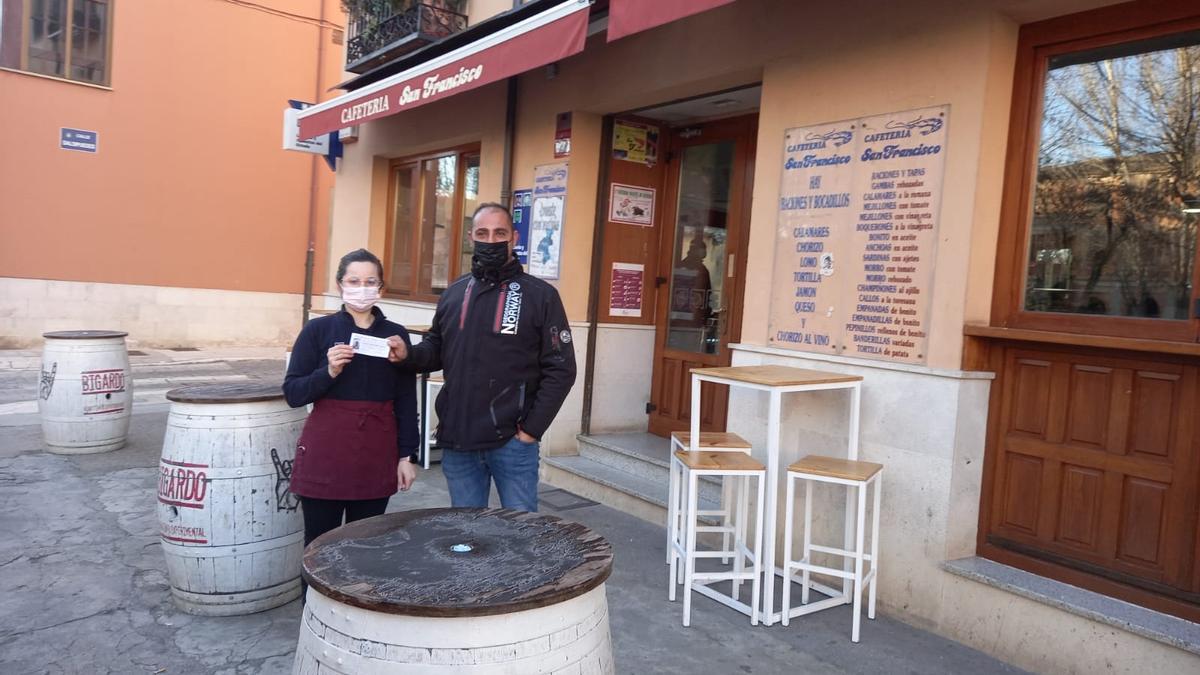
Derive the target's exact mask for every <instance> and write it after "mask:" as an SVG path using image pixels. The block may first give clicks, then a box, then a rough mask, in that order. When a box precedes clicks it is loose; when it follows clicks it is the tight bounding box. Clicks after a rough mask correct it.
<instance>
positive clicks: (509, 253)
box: [389, 202, 575, 511]
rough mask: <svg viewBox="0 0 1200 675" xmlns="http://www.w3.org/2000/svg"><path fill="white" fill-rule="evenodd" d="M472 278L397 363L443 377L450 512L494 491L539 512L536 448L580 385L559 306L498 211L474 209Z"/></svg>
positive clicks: (446, 297)
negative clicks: (524, 262)
mask: <svg viewBox="0 0 1200 675" xmlns="http://www.w3.org/2000/svg"><path fill="white" fill-rule="evenodd" d="M471 227H472V229H471V238H472V239H473V240H474V242H475V251H474V256H473V257H472V263H471V273H470V274H468V275H466V276H463V277H462V278H460V279H458V280H457V281H455V282H454V283H453V284H451V285H450V287H449V288H447V289H446V291H445V292H444V293H442V297H441V299H440V300H439V301H438V306H437V312H436V313H435V314H434V317H433V324H432V325H431V326H430V331H429V334H428V335H427V336H426V337H425V338H424V339H423V340H422V341H421V343H420V344H417V345H414V346H412V347H406V345H405V344H404V342H403V341H402V340H399V339H394V340H389V344H390V346H391V347H392V353H391V355H390V358H391V360H392V361H393V362H396V363H400V362H404V363H405V365H407V366H409V367H411V368H414V369H416V370H419V371H422V372H427V371H435V370H443V371H444V372H445V376H446V383H445V385H444V386H443V387H442V391H441V393H440V394H438V397H437V403H436V404H435V409H436V410H437V415H438V420H439V423H438V445H440V446H441V447H442V449H443V453H442V472H443V473H444V474H445V475H446V485H447V486H448V487H449V489H450V503H451V505H453V506H459V507H486V506H487V502H488V493H489V492H490V490H491V482H492V481H493V480H494V481H495V483H496V491H497V492H498V493H500V503H501V505H503V506H504V508H509V509H518V510H522V511H537V483H538V450H539V440H540V439H541V437H542V435H543V434H544V433H545V432H546V429H547V428H548V427H549V426H550V422H551V421H553V419H554V416H555V415H557V414H558V410H559V408H561V407H562V404H563V400H565V399H566V397H567V393H568V392H570V391H571V385H573V384H574V383H575V348H574V346H573V345H572V344H571V328H570V326H569V325H568V323H567V315H566V312H565V311H564V310H563V306H562V300H561V299H560V298H559V297H558V291H557V290H555V289H554V287H553V286H551V285H550V284H547V283H546V282H544V281H542V280H541V279H537V278H535V277H532V276H529V275H528V274H526V273H525V272H524V270H522V268H521V263H520V262H518V261H517V259H516V257H515V256H514V255H513V247H514V246H515V245H516V244H517V232H516V231H515V230H514V229H513V221H512V215H511V214H510V213H509V211H508V209H507V208H505V207H504V206H502V205H500V204H495V203H490V202H489V203H485V204H481V205H480V206H479V208H477V209H475V214H474V216H473V218H472V226H471Z"/></svg>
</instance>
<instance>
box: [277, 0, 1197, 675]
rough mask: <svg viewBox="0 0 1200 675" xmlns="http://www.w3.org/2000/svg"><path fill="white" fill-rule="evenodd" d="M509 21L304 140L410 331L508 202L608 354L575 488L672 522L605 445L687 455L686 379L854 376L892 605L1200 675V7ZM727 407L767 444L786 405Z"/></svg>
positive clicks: (737, 399) (326, 109)
mask: <svg viewBox="0 0 1200 675" xmlns="http://www.w3.org/2000/svg"><path fill="white" fill-rule="evenodd" d="M493 4H496V5H497V9H496V12H497V13H496V14H495V15H494V16H491V17H490V18H487V19H486V20H483V21H476V22H475V23H473V24H472V25H470V26H468V27H467V28H466V29H465V30H463V31H461V32H459V33H456V34H454V35H451V36H449V37H445V38H442V39H440V40H438V41H435V42H433V43H432V44H430V45H429V46H427V47H424V48H422V49H420V50H417V51H415V52H411V53H409V54H407V55H405V56H401V57H399V58H397V59H396V60H394V61H392V62H388V63H384V64H382V65H380V66H378V67H376V68H375V69H374V70H369V71H367V72H366V73H360V74H358V75H355V76H353V78H352V79H350V80H348V81H347V82H345V83H343V86H342V89H343V90H345V91H344V93H342V94H341V95H339V96H337V97H336V98H333V99H331V100H328V101H325V102H323V103H321V104H319V105H316V106H313V107H311V108H308V109H306V110H304V111H303V112H302V113H301V114H300V118H299V133H300V136H301V137H311V136H317V135H319V134H323V133H329V132H334V131H338V130H339V129H341V130H342V131H340V135H341V136H342V137H343V141H344V142H345V145H344V155H343V157H342V158H341V159H340V160H339V165H338V168H337V177H336V184H335V188H334V196H333V206H332V221H331V232H330V236H329V242H330V249H329V251H328V253H329V255H330V256H332V257H331V259H336V256H338V255H341V254H342V253H344V252H346V251H349V250H352V249H355V248H358V247H367V248H369V249H371V250H372V251H375V252H376V253H379V254H380V256H381V258H383V260H384V263H385V278H386V290H385V299H384V300H383V301H382V302H381V308H382V309H383V310H384V312H385V313H386V314H387V315H388V316H389V318H391V319H393V320H396V321H400V322H401V323H404V324H408V325H420V324H429V323H430V321H431V319H432V315H433V310H434V307H435V305H436V302H437V298H438V295H439V293H440V292H441V291H443V290H444V289H445V288H446V287H447V286H448V284H449V283H450V282H452V281H453V280H454V279H455V278H456V277H457V276H458V275H460V274H463V273H466V272H468V271H469V265H470V251H471V242H470V237H469V231H468V230H467V227H469V223H470V217H471V213H472V211H473V210H474V208H475V206H476V205H477V204H479V203H482V202H485V201H503V202H506V203H509V204H511V205H512V206H513V209H514V212H515V213H516V215H517V218H518V220H519V221H520V222H519V223H518V230H519V231H520V232H521V236H522V241H521V242H520V243H521V244H523V247H522V248H523V251H522V255H523V261H524V262H525V263H526V269H527V271H529V272H530V273H532V274H534V275H536V276H540V277H542V278H545V279H547V280H548V281H549V282H550V283H552V284H553V285H555V286H556V287H557V288H558V290H559V292H560V294H561V295H562V299H563V302H564V304H565V307H566V310H567V314H568V316H569V317H570V319H571V328H572V332H573V342H574V345H575V350H576V355H577V359H578V363H579V364H580V369H579V370H580V372H579V378H578V381H577V383H576V385H575V388H574V390H573V392H572V394H571V396H570V398H568V400H567V402H566V404H565V405H564V407H563V409H562V412H561V413H560V415H559V417H558V418H557V420H556V421H555V423H554V425H553V426H552V428H551V429H550V431H549V432H548V433H547V435H546V437H545V438H544V439H543V448H542V452H543V458H544V462H543V471H544V475H543V477H544V479H545V480H546V481H547V482H549V483H551V484H553V485H557V486H560V487H563V488H566V489H568V490H571V491H573V492H577V493H579V494H581V495H584V496H586V497H591V498H593V499H597V500H600V501H605V502H607V503H609V504H611V505H614V506H616V507H618V508H622V509H625V510H627V511H629V512H631V513H635V514H636V515H639V516H642V517H645V518H649V519H663V518H664V515H663V511H662V510H661V509H658V510H655V508H652V506H653V504H651V502H653V501H654V499H652V498H648V497H646V496H645V495H642V497H643V498H642V499H639V498H638V497H637V496H636V494H635V493H637V492H638V491H637V490H636V489H627V488H622V486H621V485H619V484H618V483H619V482H620V481H619V480H617V479H615V478H614V476H618V475H619V474H617V473H614V471H619V470H620V468H621V467H616V468H615V469H614V467H613V466H609V465H605V466H598V467H597V468H596V471H595V472H594V474H593V475H591V476H590V477H589V476H588V475H587V474H588V470H587V466H588V465H589V464H590V463H592V462H591V461H590V460H588V456H587V453H586V452H584V450H586V449H587V448H590V447H595V446H596V445H609V446H611V445H620V444H621V442H622V441H621V439H623V438H624V439H630V440H629V445H630V448H626V449H625V450H624V451H623V452H624V453H625V456H626V457H633V456H635V455H636V454H637V452H638V450H637V447H643V448H644V447H645V446H646V445H647V443H648V442H650V443H651V444H653V441H654V439H657V438H663V437H666V436H668V435H669V434H670V433H671V432H672V431H678V430H684V429H686V428H687V425H688V422H689V415H690V409H691V407H690V396H691V392H690V391H689V389H690V385H689V382H690V379H689V377H688V373H689V370H690V369H692V368H696V367H702V366H728V365H735V366H737V365H766V364H773V365H785V366H794V367H800V368H808V369H815V370H825V371H830V372H836V373H842V374H853V375H858V376H861V377H862V378H863V384H862V402H861V424H860V431H861V439H860V449H859V457H860V459H864V460H867V461H872V462H878V463H881V464H882V465H883V466H884V467H885V469H884V471H885V474H884V478H883V483H884V487H883V500H884V502H883V509H882V512H881V518H882V521H881V525H880V528H881V541H880V551H881V553H880V573H879V574H880V576H879V603H880V607H881V609H882V611H883V612H884V613H886V614H888V615H890V616H892V617H895V618H898V619H900V620H903V621H905V622H908V623H910V624H913V625H915V626H919V627H922V628H926V629H929V630H932V631H934V632H937V633H939V634H942V635H945V636H947V637H950V638H952V639H955V640H958V641H960V642H963V643H966V644H968V645H971V646H973V647H975V648H978V649H981V650H983V651H985V652H988V653H990V654H993V655H995V656H997V657H999V658H1001V659H1003V660H1005V661H1007V662H1009V663H1012V664H1014V665H1016V666H1019V667H1021V668H1025V669H1029V670H1033V671H1038V672H1161V673H1169V672H1170V673H1174V672H1179V673H1182V672H1196V671H1197V670H1198V669H1200V638H1198V637H1197V636H1200V626H1198V625H1197V623H1196V622H1198V621H1200V563H1197V559H1198V558H1200V425H1197V424H1196V423H1195V418H1196V417H1197V415H1196V414H1195V413H1196V410H1197V406H1200V343H1198V337H1200V318H1198V317H1200V293H1198V291H1197V288H1198V286H1200V284H1198V283H1197V282H1198V280H1200V275H1198V272H1197V270H1198V268H1200V266H1197V265H1196V257H1197V255H1198V253H1197V246H1196V235H1197V232H1196V229H1197V228H1196V225H1197V222H1198V221H1200V131H1198V130H1197V126H1196V124H1197V123H1196V120H1197V119H1200V6H1198V5H1196V4H1194V3H1185V2H1130V3H1123V4H1113V3H1106V2H1095V1H1089V0H1047V1H1043V2H1027V1H1024V0H979V1H976V2H969V3H964V2H951V1H942V0H913V1H911V2H904V3H880V2H871V1H869V0H845V1H844V2H838V3H810V2H794V1H788V0H733V1H731V0H715V1H714V0H702V1H698V2H691V3H688V2H663V3H648V2H637V1H636V0H624V1H622V0H609V1H608V2H597V3H594V4H589V3H587V2H576V1H575V0H567V1H564V0H534V1H533V2H526V3H523V4H521V3H514V5H516V6H515V7H512V8H511V9H510V5H509V3H507V2H504V3H493ZM331 267H332V266H331ZM324 283H325V288H326V289H328V290H327V292H326V293H325V296H324V302H325V308H326V309H333V308H336V306H337V302H338V301H337V298H336V292H335V290H334V289H335V288H336V286H335V284H334V281H333V278H332V270H331V271H330V276H329V277H328V278H326V279H325V280H324ZM321 300H322V299H321V298H318V299H317V302H318V306H319V305H320V302H321ZM704 400H705V406H704V407H703V408H702V409H701V425H702V428H703V429H706V430H718V431H720V430H727V431H731V432H735V433H737V434H740V435H742V436H743V437H745V438H746V439H748V440H749V441H750V442H751V443H752V444H753V445H754V446H755V448H756V449H755V454H756V455H757V454H759V450H758V449H759V448H761V447H763V446H764V444H765V442H766V434H767V426H768V424H767V399H766V397H765V395H764V394H762V393H759V392H754V391H748V390H735V391H729V392H723V391H721V390H719V389H715V388H714V389H713V390H711V391H706V392H705V395H704ZM847 410H848V398H847V395H846V394H845V393H844V392H838V391H827V392H813V393H803V394H793V395H789V396H788V397H785V399H784V406H783V415H782V438H783V443H782V446H781V456H782V459H783V460H784V462H785V463H787V462H790V461H794V460H795V459H798V458H799V457H801V456H803V455H805V454H809V453H816V454H829V455H838V454H839V453H841V454H844V453H845V446H846V443H847V434H846V431H845V429H846V416H847ZM647 439H650V440H649V441H647ZM625 470H626V471H627V472H632V473H635V474H636V473H639V472H640V470H639V469H638V468H637V467H636V466H633V467H632V468H630V467H629V466H626V467H625ZM652 475H657V474H652V473H651V472H646V473H643V475H642V476H639V477H636V478H638V479H640V480H641V481H642V484H644V483H645V482H647V481H649V482H656V481H657V479H653V480H650V479H649V478H648V477H649V476H652ZM662 476H664V477H665V471H664V472H662ZM637 483H638V481H637V480H633V481H632V483H631V484H637ZM655 488H656V489H661V500H660V503H662V502H665V496H666V484H665V478H664V480H663V481H662V485H661V486H659V485H655ZM656 494H657V493H656ZM799 508H802V506H801V507H799ZM799 508H798V511H799ZM816 508H819V509H822V512H821V516H822V518H821V520H820V521H819V523H818V525H817V527H818V529H819V530H828V531H829V532H833V531H834V529H833V524H834V523H840V522H841V512H840V510H839V509H840V508H841V505H840V504H835V503H834V502H832V501H821V500H818V502H817V507H816ZM780 513H781V514H782V504H781V505H780ZM781 517H782V516H781ZM618 555H619V552H618ZM666 572H667V571H666V569H665V568H664V570H663V585H664V588H663V597H664V607H663V611H665V612H667V611H675V610H674V609H670V608H669V607H668V606H667V605H666V604H665V598H666V584H667V573H666ZM771 630H803V619H800V620H797V621H796V622H795V623H793V624H792V625H791V627H789V628H779V627H776V628H772V629H771ZM863 630H864V633H863V639H864V640H870V639H871V638H870V632H869V624H864V629H863Z"/></svg>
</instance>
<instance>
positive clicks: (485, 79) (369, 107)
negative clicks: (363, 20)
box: [300, 0, 589, 138]
mask: <svg viewBox="0 0 1200 675" xmlns="http://www.w3.org/2000/svg"><path fill="white" fill-rule="evenodd" d="M588 7H589V4H588V2H587V0H566V1H565V2H563V3H561V4H559V5H556V6H555V7H552V8H550V9H547V10H546V11H544V12H541V13H540V14H536V15H534V16H532V17H529V18H528V19H525V20H523V21H521V22H519V23H516V24H513V25H512V26H509V27H508V28H505V29H503V30H500V31H498V32H496V33H493V34H492V35H489V36H487V37H485V38H483V39H481V40H479V41H477V42H472V43H471V44H468V45H464V46H462V47H460V48H458V49H455V50H454V51H452V52H449V53H447V54H443V55H442V56H439V57H438V58H436V59H433V60H431V61H428V62H426V63H422V64H421V65H419V66H415V67H413V68H410V69H409V70H406V71H404V72H402V73H397V74H395V75H392V76H391V77H388V78H386V79H383V80H380V81H378V82H375V83H374V84H370V85H367V86H365V87H363V88H362V89H356V90H354V91H352V92H350V93H348V94H343V95H341V96H338V97H337V98H333V99H330V100H328V101H325V102H323V103H320V104H318V105H314V106H312V107H311V108H306V109H305V110H304V111H303V112H301V113H300V138H313V137H315V136H319V135H321V134H324V133H328V132H330V131H335V130H337V129H341V128H343V127H349V126H352V125H355V124H362V123H363V122H369V121H371V120H377V119H379V118H381V117H387V116H388V115H395V114H396V113H399V112H403V111H405V110H411V109H413V108H416V107H418V106H422V105H425V104H426V103H431V102H433V101H438V100H441V99H444V98H448V97H450V96H453V95H455V94H460V93H462V92H464V91H470V90H472V89H475V88H476V87H482V86H483V85H485V84H491V83H492V82H496V81H498V80H503V79H505V78H507V77H511V76H513V75H519V74H521V73H523V72H525V71H527V70H532V69H533V68H537V67H538V66H544V65H546V64H547V63H553V62H555V61H559V60H562V59H565V58H567V57H568V56H571V55H573V54H578V53H579V52H581V51H583V43H584V40H585V39H586V38H587V25H588Z"/></svg>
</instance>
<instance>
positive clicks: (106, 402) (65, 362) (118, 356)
mask: <svg viewBox="0 0 1200 675" xmlns="http://www.w3.org/2000/svg"><path fill="white" fill-rule="evenodd" d="M127 335H128V333H123V332H120V331H109V330H72V331H58V332H53V333H45V334H43V337H44V338H46V344H45V347H44V349H43V352H42V370H41V376H40V378H39V381H38V413H39V414H40V415H41V418H42V436H43V438H44V440H45V442H46V449H47V450H49V451H50V452H53V453H58V454H85V453H94V452H107V451H109V450H116V449H118V448H120V447H122V446H123V445H125V440H126V438H127V437H128V436H129V415H130V412H131V411H132V409H133V388H132V382H131V378H130V372H129V351H128V350H127V349H126V348H125V336H127Z"/></svg>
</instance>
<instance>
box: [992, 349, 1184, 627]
mask: <svg viewBox="0 0 1200 675" xmlns="http://www.w3.org/2000/svg"><path fill="white" fill-rule="evenodd" d="M997 351H998V353H997V354H996V355H995V357H994V358H995V359H996V361H997V370H998V378H997V381H996V383H995V389H994V391H993V397H992V405H993V406H994V407H993V411H996V412H998V414H997V415H996V418H995V419H994V420H993V421H992V427H993V428H992V439H991V440H992V452H994V455H993V456H992V457H991V459H990V466H989V473H990V474H991V479H990V481H988V482H989V483H990V486H991V487H990V495H988V497H987V498H986V499H987V502H985V506H986V507H988V508H986V509H985V514H986V515H985V519H986V520H985V523H986V536H985V538H984V544H985V546H987V547H988V548H991V549H993V551H995V550H997V549H999V550H1004V551H1009V552H1014V553H1017V554H1020V555H1022V556H1026V557H1032V558H1035V559H1039V560H1042V561H1045V562H1048V563H1051V564H1053V565H1055V566H1058V567H1060V568H1067V569H1074V570H1078V571H1080V572H1084V573H1087V574H1089V575H1091V576H1094V577H1100V578H1102V579H1105V580H1108V581H1109V582H1115V584H1117V585H1120V586H1125V587H1127V588H1132V589H1141V590H1143V591H1149V592H1151V593H1154V594H1157V595H1159V596H1160V597H1163V598H1166V599H1170V600H1174V601H1177V602H1180V603H1182V604H1184V605H1189V604H1190V605H1193V606H1194V603H1196V602H1197V601H1200V569H1196V563H1195V553H1196V546H1197V543H1198V542H1197V522H1196V513H1197V505H1198V495H1197V490H1198V487H1200V485H1198V479H1197V477H1198V476H1200V451H1198V450H1200V435H1198V431H1200V425H1198V424H1197V423H1196V419H1195V417H1196V415H1195V412H1196V410H1197V406H1200V386H1198V385H1200V365H1198V364H1197V363H1189V362H1187V361H1185V360H1182V359H1177V358H1161V357H1156V356H1154V355H1145V356H1136V355H1120V353H1117V352H1112V351H1106V350H1086V351H1085V350H1081V349H1079V348H1052V347H1040V346H1034V345H1029V346H1022V345H1020V344H1016V345H1013V346H1009V347H1005V348H1002V349H1000V350H997ZM1055 576H1060V577H1061V576H1062V575H1061V574H1059V575H1055ZM1065 580H1067V581H1070V582H1074V583H1078V582H1076V581H1075V580H1073V579H1070V578H1067V579H1065ZM1115 594H1117V595H1122V593H1120V592H1119V591H1118V592H1117V593H1115ZM1130 599H1134V600H1135V601H1142V602H1146V601H1145V598H1141V597H1131V598H1130ZM1146 604H1152V605H1153V604H1154V603H1153V602H1146ZM1164 609H1166V610H1167V611H1175V612H1176V613H1180V612H1179V609H1178V608H1177V607H1175V608H1170V607H1164Z"/></svg>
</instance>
